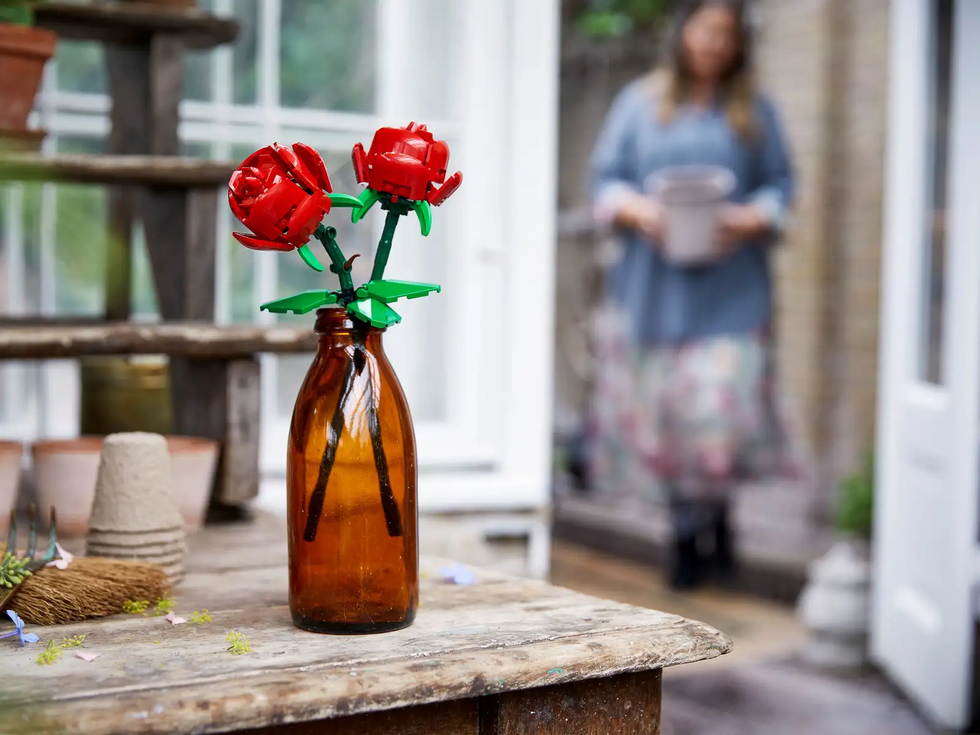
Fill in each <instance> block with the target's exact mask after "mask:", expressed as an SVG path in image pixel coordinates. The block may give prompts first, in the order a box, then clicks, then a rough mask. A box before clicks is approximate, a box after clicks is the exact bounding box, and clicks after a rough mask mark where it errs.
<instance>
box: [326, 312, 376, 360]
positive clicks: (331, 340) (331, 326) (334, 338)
mask: <svg viewBox="0 0 980 735" xmlns="http://www.w3.org/2000/svg"><path fill="white" fill-rule="evenodd" d="M314 331H315V332H316V333H317V335H319V337H320V344H321V345H324V346H330V347H334V348H336V347H346V346H349V345H355V344H359V345H362V346H364V347H365V348H366V349H367V350H368V351H369V352H381V350H382V343H381V335H383V334H384V332H385V330H384V329H381V328H378V327H372V326H370V325H367V324H365V323H364V322H361V321H359V320H357V319H354V318H353V317H352V316H350V314H348V313H347V312H346V311H345V310H344V309H340V308H336V307H333V308H327V309H319V310H318V311H317V313H316V325H315V327H314Z"/></svg>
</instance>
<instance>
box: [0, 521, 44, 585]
mask: <svg viewBox="0 0 980 735" xmlns="http://www.w3.org/2000/svg"><path fill="white" fill-rule="evenodd" d="M27 522H28V530H27V551H25V552H24V555H23V556H18V554H17V513H16V512H15V511H13V510H12V511H10V531H9V532H8V533H7V547H6V549H5V550H4V553H3V559H2V560H0V587H6V588H8V589H10V588H12V587H14V586H16V585H18V584H20V583H21V582H23V581H24V577H28V576H30V575H31V573H32V572H35V571H37V570H38V569H41V568H42V567H43V566H44V565H45V564H47V563H48V562H50V561H53V560H54V558H55V556H57V555H58V529H57V518H56V516H55V511H54V508H52V509H51V526H50V529H49V530H48V548H47V550H46V551H45V552H44V555H43V556H41V557H35V554H36V552H37V511H36V510H35V508H34V506H33V505H32V506H31V507H30V510H29V511H28V514H27Z"/></svg>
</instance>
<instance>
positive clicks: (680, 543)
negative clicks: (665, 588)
mask: <svg viewBox="0 0 980 735" xmlns="http://www.w3.org/2000/svg"><path fill="white" fill-rule="evenodd" d="M702 577H703V564H702V560H701V556H700V554H699V553H698V545H697V542H696V539H693V538H689V539H677V540H675V541H674V553H673V556H672V558H671V560H670V586H671V588H672V589H675V590H689V589H693V588H695V587H697V586H699V585H700V584H701V581H702Z"/></svg>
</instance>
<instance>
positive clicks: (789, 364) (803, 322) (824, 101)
mask: <svg viewBox="0 0 980 735" xmlns="http://www.w3.org/2000/svg"><path fill="white" fill-rule="evenodd" d="M759 9H760V14H761V17H762V19H763V23H764V35H763V37H762V39H761V44H760V58H759V66H760V72H761V79H762V82H763V84H764V85H765V87H766V89H767V90H768V91H769V93H770V94H771V95H772V96H773V97H774V98H775V99H776V101H777V103H778V104H779V107H780V111H781V112H782V115H783V118H784V121H785V124H786V127H787V133H788V136H789V138H790V141H791V145H792V148H793V153H794V156H795V161H796V166H797V173H798V178H799V186H800V190H799V199H798V201H797V208H796V212H795V216H794V223H793V226H792V229H791V232H790V235H789V237H788V238H787V247H786V248H785V249H784V250H783V252H781V253H780V256H779V258H778V260H777V263H778V279H779V291H780V298H779V311H778V315H779V317H778V331H779V337H780V366H781V369H782V375H783V378H784V381H785V385H786V388H787V392H788V394H789V396H790V399H791V401H792V403H793V405H794V407H795V408H797V410H798V412H799V414H800V416H801V418H802V422H801V425H802V427H803V431H804V435H805V437H806V441H807V444H808V446H809V447H810V448H811V449H812V452H813V456H814V457H815V458H816V460H817V470H818V472H817V484H818V487H817V488H816V491H817V495H816V503H815V510H816V511H817V512H818V513H819V514H821V515H823V514H824V513H825V512H826V511H827V510H829V508H830V507H831V506H832V504H833V500H834V499H835V497H836V486H837V479H838V478H839V476H840V475H841V474H842V473H843V472H847V471H850V470H851V469H853V468H854V466H855V464H856V463H857V462H858V461H859V459H860V457H861V456H862V455H863V453H864V452H865V451H866V450H868V449H869V448H870V447H871V444H872V442H873V438H874V416H875V398H876V391H875V388H876V382H877V337H878V334H877V330H878V295H879V260H880V253H881V243H880V239H881V202H882V183H883V182H882V169H883V160H884V133H885V117H886V102H887V88H888V85H887V64H888V59H887V55H888V0H861V2H851V1H850V0H794V2H791V3H788V2H783V1H781V0H763V1H762V2H760V3H759Z"/></svg>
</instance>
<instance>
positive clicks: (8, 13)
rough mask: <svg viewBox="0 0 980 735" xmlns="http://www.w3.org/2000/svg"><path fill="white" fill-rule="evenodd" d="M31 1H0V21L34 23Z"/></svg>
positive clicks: (18, 23)
mask: <svg viewBox="0 0 980 735" xmlns="http://www.w3.org/2000/svg"><path fill="white" fill-rule="evenodd" d="M33 5H34V3H33V2H29V1H28V0H21V1H20V2H17V0H5V1H4V2H2V3H0V23H13V24H14V25H18V26H30V25H34V10H33Z"/></svg>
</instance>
